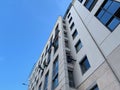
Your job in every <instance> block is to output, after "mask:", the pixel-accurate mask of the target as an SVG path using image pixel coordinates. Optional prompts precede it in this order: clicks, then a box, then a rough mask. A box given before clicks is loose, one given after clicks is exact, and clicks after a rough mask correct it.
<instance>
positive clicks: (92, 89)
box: [90, 85, 99, 90]
mask: <svg viewBox="0 0 120 90" xmlns="http://www.w3.org/2000/svg"><path fill="white" fill-rule="evenodd" d="M90 90H99V88H98V85H95V86H93V87H92V88H91V89H90Z"/></svg>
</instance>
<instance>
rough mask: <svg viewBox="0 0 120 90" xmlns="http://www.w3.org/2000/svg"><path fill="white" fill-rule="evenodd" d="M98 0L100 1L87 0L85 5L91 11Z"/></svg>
mask: <svg viewBox="0 0 120 90" xmlns="http://www.w3.org/2000/svg"><path fill="white" fill-rule="evenodd" d="M97 1H98V0H86V2H85V4H84V6H85V7H86V8H87V9H88V10H89V11H91V10H92V9H93V8H94V6H95V4H96V3H97Z"/></svg>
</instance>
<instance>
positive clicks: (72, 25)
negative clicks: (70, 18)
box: [70, 22, 75, 30]
mask: <svg viewBox="0 0 120 90" xmlns="http://www.w3.org/2000/svg"><path fill="white" fill-rule="evenodd" d="M74 25H75V24H74V22H73V23H72V24H71V26H70V29H71V30H72V29H73V27H74Z"/></svg>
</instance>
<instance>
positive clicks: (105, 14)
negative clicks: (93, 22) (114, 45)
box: [95, 0, 120, 31]
mask: <svg viewBox="0 0 120 90" xmlns="http://www.w3.org/2000/svg"><path fill="white" fill-rule="evenodd" d="M95 16H96V17H97V18H98V19H99V20H100V21H101V22H102V23H103V24H104V25H105V26H106V27H107V28H109V29H110V31H113V30H114V29H115V28H116V27H117V26H118V25H119V24H120V3H119V2H117V1H113V0H105V1H104V2H103V4H102V5H101V7H100V8H99V10H98V11H97V13H96V14H95Z"/></svg>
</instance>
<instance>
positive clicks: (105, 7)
mask: <svg viewBox="0 0 120 90" xmlns="http://www.w3.org/2000/svg"><path fill="white" fill-rule="evenodd" d="M111 3H112V1H111V0H108V1H107V3H106V4H105V6H104V7H103V8H104V9H107V8H108V7H109V6H110V5H111Z"/></svg>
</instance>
